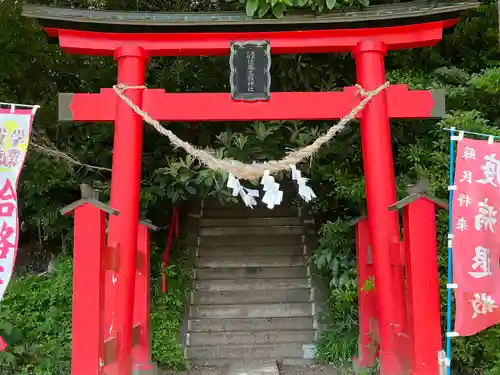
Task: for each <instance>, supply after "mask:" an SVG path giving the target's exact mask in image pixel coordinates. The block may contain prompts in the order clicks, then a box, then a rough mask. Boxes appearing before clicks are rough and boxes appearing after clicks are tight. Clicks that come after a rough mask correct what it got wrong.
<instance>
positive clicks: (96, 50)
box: [45, 19, 458, 56]
mask: <svg viewBox="0 0 500 375" xmlns="http://www.w3.org/2000/svg"><path fill="white" fill-rule="evenodd" d="M457 21H458V19H452V20H445V21H436V22H427V23H422V24H414V25H405V26H392V27H374V28H362V29H338V30H306V31H304V30H298V31H279V32H251V33H242V32H239V33H230V32H226V33H168V34H167V33H103V32H92V31H83V30H70V29H69V30H68V29H55V28H45V31H46V32H47V34H48V35H49V36H51V37H55V38H58V39H59V45H60V46H61V48H62V49H63V50H64V51H65V52H68V53H74V54H82V55H92V56H113V55H114V51H115V50H116V49H117V48H118V47H120V46H122V45H127V44H128V45H130V44H136V45H140V46H141V47H142V48H144V50H145V51H146V52H147V53H148V54H149V55H150V56H214V55H229V45H230V42H232V41H246V40H268V41H270V43H271V49H272V53H273V54H295V53H333V52H350V51H352V49H353V48H354V47H356V45H357V44H358V43H359V42H360V41H362V40H366V39H371V38H375V39H377V40H379V41H381V42H383V43H385V44H386V45H387V48H388V49H390V50H398V49H405V48H416V47H427V46H432V45H434V44H436V43H438V42H439V41H440V40H441V38H442V32H443V29H444V28H447V27H451V26H453V25H454V24H455V23H456V22H457Z"/></svg>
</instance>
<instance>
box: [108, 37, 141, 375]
mask: <svg viewBox="0 0 500 375" xmlns="http://www.w3.org/2000/svg"><path fill="white" fill-rule="evenodd" d="M115 60H116V61H117V64H118V83H123V84H127V85H128V86H143V85H144V81H145V76H146V65H147V63H148V54H147V53H146V52H145V50H144V49H143V48H142V47H140V46H137V45H124V46H121V47H119V48H117V49H116V50H115ZM127 95H128V96H129V97H130V98H131V99H132V100H133V101H134V103H136V104H137V105H139V106H141V105H142V89H140V88H137V89H129V90H127ZM115 110H116V114H115V128H114V130H115V132H114V143H113V172H112V178H111V203H110V204H111V207H114V208H115V209H117V210H118V211H119V212H120V215H119V216H115V217H113V216H112V217H110V222H109V233H108V242H109V243H119V244H120V249H121V251H120V256H121V267H120V270H119V271H118V279H119V280H120V282H119V283H118V290H117V293H118V301H117V305H118V306H120V308H119V309H117V310H116V329H117V336H118V337H119V339H118V345H119V348H118V374H129V373H130V369H131V367H132V362H131V350H132V328H133V325H132V323H133V314H134V297H135V296H134V290H135V274H136V262H137V235H138V223H139V198H140V182H141V163H142V130H143V129H142V128H143V120H142V118H141V117H140V116H138V115H136V114H135V113H134V111H133V110H132V109H130V108H129V106H128V105H127V104H126V103H125V102H123V101H121V100H120V101H117V102H116V109H115Z"/></svg>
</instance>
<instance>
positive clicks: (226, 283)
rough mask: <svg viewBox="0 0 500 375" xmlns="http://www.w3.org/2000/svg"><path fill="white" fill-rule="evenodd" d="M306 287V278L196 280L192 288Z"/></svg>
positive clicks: (257, 288)
mask: <svg viewBox="0 0 500 375" xmlns="http://www.w3.org/2000/svg"><path fill="white" fill-rule="evenodd" d="M308 287H309V281H308V280H307V279H234V280H231V279H228V280H197V281H195V283H194V290H200V291H210V292H224V291H237V290H255V291H257V290H283V289H304V288H308Z"/></svg>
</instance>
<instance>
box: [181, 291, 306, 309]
mask: <svg viewBox="0 0 500 375" xmlns="http://www.w3.org/2000/svg"><path fill="white" fill-rule="evenodd" d="M290 291H306V292H308V296H309V298H308V299H307V301H303V302H272V301H270V302H259V303H256V302H248V303H245V302H239V303H234V304H228V303H221V304H219V303H215V304H214V303H195V302H194V300H195V293H214V294H216V293H241V292H249V293H252V292H253V293H260V294H266V293H268V292H285V293H286V292H290ZM313 297H314V296H313V295H312V293H311V289H310V288H291V289H263V290H262V289H259V290H234V291H232V290H230V291H227V290H225V291H222V292H215V291H209V290H192V291H191V292H190V293H189V300H190V305H191V306H206V305H217V306H223V305H256V304H258V305H259V306H262V305H269V304H271V305H276V304H280V303H313V302H314V298H313Z"/></svg>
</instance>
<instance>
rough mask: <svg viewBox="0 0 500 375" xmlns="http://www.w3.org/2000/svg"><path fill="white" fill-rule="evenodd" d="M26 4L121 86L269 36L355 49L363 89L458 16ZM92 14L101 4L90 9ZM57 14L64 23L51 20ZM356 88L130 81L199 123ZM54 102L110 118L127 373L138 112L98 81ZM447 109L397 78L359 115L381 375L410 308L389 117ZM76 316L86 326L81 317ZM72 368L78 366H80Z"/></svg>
mask: <svg viewBox="0 0 500 375" xmlns="http://www.w3.org/2000/svg"><path fill="white" fill-rule="evenodd" d="M469 7H470V4H469ZM32 8H35V11H32V12H26V11H25V15H28V16H31V17H35V18H39V19H41V20H42V22H43V23H45V25H46V27H44V30H45V31H46V33H47V34H48V36H49V37H50V38H52V39H57V40H58V41H59V45H60V47H61V48H62V49H63V50H64V51H66V52H68V53H75V54H85V55H99V56H114V58H115V60H116V61H117V64H118V79H117V81H118V83H120V84H125V85H127V86H143V85H144V83H145V71H146V65H147V63H148V60H149V58H150V57H153V56H208V55H228V54H229V51H230V43H231V42H232V41H250V40H266V41H269V43H270V45H271V52H272V53H273V54H297V53H302V54H303V53H334V52H351V53H352V55H353V57H354V59H355V61H356V71H357V78H358V84H359V85H361V86H362V87H363V88H364V89H365V90H372V89H375V88H377V87H378V86H380V85H382V84H383V83H384V82H385V67H384V57H385V55H386V53H387V51H388V50H398V49H403V48H415V47H424V46H432V45H434V44H436V43H437V42H439V41H440V39H441V37H442V33H443V29H444V28H447V27H450V26H452V25H454V24H455V23H456V22H457V21H458V19H446V20H438V21H433V22H424V23H418V24H408V25H401V26H393V27H372V28H358V29H337V30H332V29H321V30H298V31H297V30H294V31H273V32H269V31H264V32H262V31H259V32H256V31H251V32H186V33H184V32H180V33H179V32H177V33H175V32H174V33H166V32H164V33H134V32H101V31H88V30H82V27H81V25H79V26H78V28H79V29H78V30H77V29H76V28H77V27H76V25H77V24H75V23H74V20H73V23H70V24H69V25H70V27H71V25H72V26H73V27H74V28H75V29H72V28H68V23H67V21H68V17H69V16H68V15H71V12H78V10H70V9H65V10H64V12H63V15H61V14H59V15H58V16H57V17H48V16H47V14H48V12H47V8H44V7H32ZM40 9H41V10H40ZM43 9H45V11H44V10H43ZM44 12H45V16H44ZM96 13H99V12H95V11H94V14H96ZM63 16H64V17H66V19H65V21H66V23H64V22H62V23H59V24H57V22H56V21H54V19H55V18H56V19H57V18H60V19H62V18H64V17H63ZM108 20H109V18H108ZM70 21H71V20H70ZM79 22H81V21H79ZM61 25H62V26H61ZM89 25H90V26H92V27H88V29H94V30H95V24H92V22H91V21H90V23H89ZM87 26H88V25H87ZM356 93H357V90H356V89H355V88H354V87H347V88H345V89H344V92H275V93H271V96H270V100H269V101H260V102H253V103H247V102H236V101H233V100H232V99H231V94H229V93H227V94H226V93H179V94H170V93H165V92H164V90H161V89H160V90H158V89H152V90H143V89H128V90H127V93H126V94H127V96H128V97H129V98H130V99H131V100H132V101H133V102H134V103H135V104H136V105H138V106H139V107H140V108H142V109H143V110H144V111H146V112H147V113H149V114H150V115H151V117H153V118H155V119H157V120H165V121H189V122H195V121H226V120H230V121H249V120H264V121H265V120H286V119H290V120H291V119H293V120H313V119H335V118H341V117H343V116H344V115H346V114H347V113H348V112H349V111H350V110H351V109H352V108H353V107H354V106H356V105H357V104H358V103H359V101H360V100H361V98H360V97H359V95H356ZM304 103H307V105H304ZM59 108H60V119H61V120H72V121H87V122H90V121H114V122H115V133H114V149H113V172H112V183H111V202H110V206H111V207H112V208H113V209H115V210H118V211H119V212H120V214H119V215H118V216H111V217H110V228H109V234H108V243H110V244H118V245H119V248H120V253H121V255H120V270H119V279H118V280H119V281H118V283H117V288H118V298H117V300H116V301H115V310H116V312H117V317H116V318H117V319H116V327H117V341H118V373H117V374H118V375H129V374H130V372H131V346H132V331H133V309H134V288H135V275H136V261H137V255H136V253H137V235H138V219H139V190H140V174H141V155H142V119H141V118H140V117H139V116H137V115H136V114H135V113H134V112H133V111H132V109H130V108H129V107H128V105H127V104H126V103H125V102H123V101H122V100H120V99H119V98H118V97H117V96H116V94H115V93H114V92H113V91H112V89H103V90H101V93H99V94H61V95H60V107H59ZM443 113H444V93H443V92H432V91H408V89H407V87H406V85H393V86H391V87H389V88H388V89H387V90H386V91H385V92H382V93H381V94H380V95H378V96H377V97H375V98H374V99H373V101H372V102H371V103H369V105H368V106H367V107H366V108H365V109H364V110H363V111H362V113H361V115H360V116H359V117H360V121H361V135H362V151H363V163H364V171H365V180H366V198H367V210H368V227H369V236H370V240H371V247H372V250H373V268H374V275H375V280H376V288H377V293H376V307H377V309H376V310H377V317H378V325H379V335H380V337H379V340H380V351H379V356H380V361H381V372H382V374H383V375H400V374H401V373H402V372H401V371H402V370H401V368H400V361H399V360H398V357H397V354H396V350H395V347H394V342H393V340H392V339H391V332H392V330H393V328H394V327H395V326H396V327H397V326H403V324H404V321H405V317H406V312H405V303H404V298H405V296H404V282H403V280H404V272H403V265H402V263H401V262H397V261H395V257H394V251H393V250H394V249H399V248H401V240H400V229H399V223H398V215H397V212H394V211H389V206H391V205H392V204H394V203H395V202H396V187H395V177H394V168H393V156H392V144H391V134H390V124H389V120H390V119H391V118H428V117H440V116H442V115H443ZM75 267H79V265H77V264H75ZM74 293H75V294H76V293H78V291H76V290H75V291H74ZM73 324H74V325H75V326H79V325H84V324H85V321H74V322H73ZM88 329H91V327H89V328H88ZM95 329H96V330H97V329H98V327H95ZM436 356H437V353H436ZM73 375H77V373H76V370H73ZM85 375H90V374H85ZM433 375H437V374H433Z"/></svg>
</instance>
